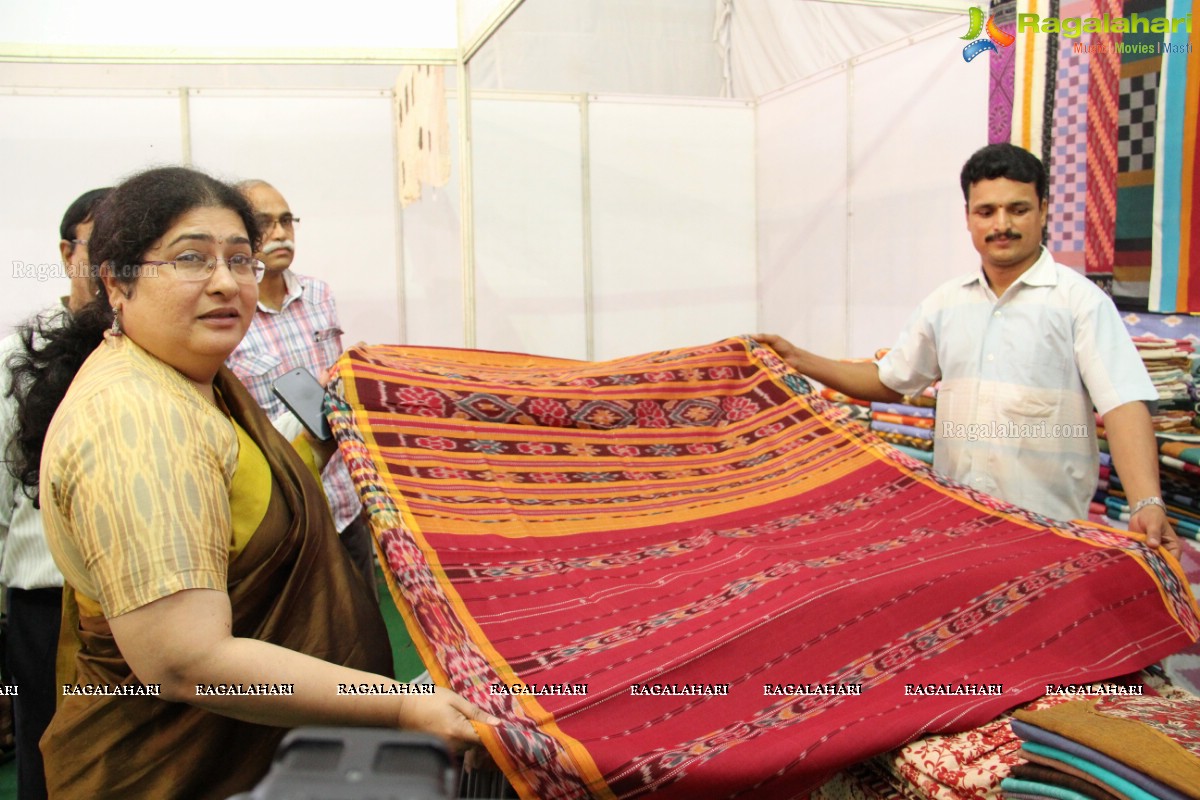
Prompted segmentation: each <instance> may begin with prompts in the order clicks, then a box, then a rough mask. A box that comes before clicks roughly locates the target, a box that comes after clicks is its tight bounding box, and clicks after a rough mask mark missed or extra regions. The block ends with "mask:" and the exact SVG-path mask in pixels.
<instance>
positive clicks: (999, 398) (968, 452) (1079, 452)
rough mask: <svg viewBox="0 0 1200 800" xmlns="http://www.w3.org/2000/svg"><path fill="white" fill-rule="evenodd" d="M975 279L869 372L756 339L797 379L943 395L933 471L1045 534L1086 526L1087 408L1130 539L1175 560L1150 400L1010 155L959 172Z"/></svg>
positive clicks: (984, 156)
mask: <svg viewBox="0 0 1200 800" xmlns="http://www.w3.org/2000/svg"><path fill="white" fill-rule="evenodd" d="M961 183H962V189H963V196H964V198H965V200H966V220H967V230H968V231H969V232H970V234H971V241H972V242H973V244H974V245H975V249H976V250H977V251H978V252H979V255H980V259H981V264H980V269H979V270H977V271H976V272H974V273H972V274H971V275H968V276H966V277H963V278H958V279H955V280H953V281H950V282H948V283H946V284H944V285H942V286H941V287H939V288H938V289H936V290H935V291H934V292H933V294H931V295H930V296H929V297H927V298H926V299H925V300H924V301H923V302H922V303H921V305H920V307H919V308H918V309H917V311H916V312H915V313H914V315H913V317H912V318H911V319H910V320H909V322H908V325H907V326H906V327H905V329H904V331H903V332H902V333H901V334H900V338H899V339H898V340H897V342H896V344H895V346H894V347H893V348H892V349H891V350H890V351H889V352H888V354H887V355H886V356H884V357H883V358H881V359H880V360H879V361H878V362H875V363H869V362H868V363H845V362H841V361H835V360H831V359H827V358H823V357H821V356H818V355H815V354H813V353H810V352H808V351H806V350H802V349H800V348H798V347H795V346H794V345H792V344H791V343H789V342H787V341H786V340H784V339H781V338H780V337H778V336H773V335H762V336H759V337H757V338H758V340H759V341H761V342H763V343H765V344H768V345H770V346H771V347H773V348H774V349H775V351H776V352H778V353H779V355H780V356H781V357H782V358H783V359H784V360H785V361H787V362H788V363H789V364H790V365H791V366H792V367H793V368H795V369H796V370H797V371H799V372H801V373H803V374H805V375H808V376H810V377H812V378H814V379H815V380H817V381H820V382H821V383H823V384H825V385H826V386H829V387H831V388H833V389H835V390H837V391H840V392H843V393H844V394H847V395H850V396H852V397H858V398H861V399H864V400H879V401H884V402H894V401H896V400H898V399H899V398H900V397H901V396H903V395H912V394H916V393H918V392H920V391H921V390H923V389H924V388H925V387H927V386H929V385H930V384H931V383H933V382H934V381H937V380H939V379H940V380H941V382H942V383H941V388H940V390H939V392H938V409H937V427H936V434H935V437H934V468H935V469H936V470H937V471H939V472H941V473H942V474H945V475H947V476H949V477H951V478H953V479H955V480H957V481H959V482H960V483H963V484H966V485H967V486H970V487H972V488H974V489H978V490H979V491H982V492H986V493H988V494H992V495H995V496H997V497H999V498H1001V499H1003V500H1007V501H1008V502H1010V503H1013V504H1014V505H1018V506H1021V507H1023V508H1027V509H1029V510H1031V511H1034V512H1035V513H1038V514H1041V515H1043V516H1046V517H1049V518H1051V519H1064V520H1065V519H1073V518H1079V519H1085V518H1086V517H1087V508H1088V503H1089V501H1090V500H1091V497H1092V495H1093V494H1094V492H1095V488H1096V480H1097V475H1098V463H1099V456H1098V455H1097V447H1096V430H1095V419H1094V415H1093V413H1092V407H1093V404H1094V405H1095V407H1096V409H1097V410H1098V411H1099V412H1100V414H1101V416H1102V417H1103V420H1104V426H1105V430H1106V433H1107V437H1108V442H1109V446H1110V449H1111V451H1112V458H1113V464H1114V467H1115V468H1116V471H1117V472H1118V473H1119V474H1120V475H1121V480H1122V483H1123V484H1124V486H1125V488H1126V492H1127V495H1128V498H1129V503H1130V505H1131V507H1132V514H1131V517H1130V525H1129V527H1130V529H1131V530H1133V531H1136V532H1138V533H1144V534H1146V536H1147V541H1148V543H1149V544H1150V545H1151V546H1157V545H1158V544H1160V543H1161V544H1162V545H1163V546H1164V547H1166V549H1168V550H1169V551H1171V552H1172V553H1174V554H1175V555H1176V556H1178V555H1179V543H1178V540H1177V539H1176V538H1175V532H1174V531H1173V530H1172V529H1171V526H1170V524H1169V523H1168V521H1167V517H1166V512H1165V508H1164V506H1163V503H1162V499H1161V496H1160V489H1159V480H1158V448H1157V444H1156V442H1155V439H1154V430H1153V427H1152V426H1151V423H1150V413H1149V410H1148V409H1147V407H1146V405H1145V402H1144V401H1153V400H1156V399H1157V397H1158V394H1157V392H1156V391H1155V389H1154V386H1153V384H1152V383H1151V382H1150V378H1149V376H1148V375H1147V374H1146V370H1145V367H1144V366H1143V365H1142V362H1141V359H1140V358H1139V357H1138V355H1137V351H1136V349H1135V348H1134V346H1133V343H1132V341H1131V340H1130V338H1129V335H1128V333H1126V331H1125V327H1124V325H1123V323H1122V322H1121V319H1120V316H1119V315H1118V314H1117V311H1116V308H1115V307H1114V306H1113V304H1112V301H1111V300H1110V299H1109V298H1108V297H1107V296H1106V295H1105V294H1104V293H1103V292H1102V291H1101V290H1100V289H1099V288H1097V287H1096V286H1095V285H1093V284H1092V283H1091V282H1090V281H1089V280H1087V279H1086V278H1084V277H1083V276H1082V275H1080V274H1078V273H1077V272H1075V271H1074V270H1071V269H1070V268H1068V267H1064V266H1062V265H1061V264H1057V263H1055V262H1054V260H1053V258H1052V257H1051V256H1050V253H1049V252H1048V251H1047V250H1046V249H1045V248H1044V247H1042V245H1041V240H1042V231H1043V229H1044V228H1045V225H1046V213H1047V208H1046V173H1045V169H1044V168H1043V166H1042V164H1041V162H1040V161H1039V160H1038V159H1037V158H1036V157H1034V156H1033V155H1032V154H1031V153H1029V152H1028V151H1026V150H1023V149H1021V148H1019V147H1016V146H1014V145H1009V144H997V145H989V146H987V147H984V148H982V149H981V150H979V151H977V152H976V153H975V154H974V155H972V156H971V158H970V159H969V160H968V161H967V163H966V165H965V166H964V167H963V171H962V176H961Z"/></svg>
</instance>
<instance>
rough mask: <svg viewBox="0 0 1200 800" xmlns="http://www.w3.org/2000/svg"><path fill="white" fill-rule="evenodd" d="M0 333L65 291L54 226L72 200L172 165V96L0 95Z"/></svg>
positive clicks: (175, 104)
mask: <svg viewBox="0 0 1200 800" xmlns="http://www.w3.org/2000/svg"><path fill="white" fill-rule="evenodd" d="M0 142H3V143H4V146H3V147H0V185H3V186H4V187H5V189H6V191H4V192H3V193H0V242H2V243H3V244H2V245H0V261H2V263H4V265H5V266H6V267H7V269H4V270H3V271H2V272H0V330H2V331H3V332H4V333H5V334H7V332H8V330H9V329H10V328H11V327H12V326H13V325H15V324H17V323H18V322H21V321H23V320H25V319H26V318H27V317H28V316H29V315H30V314H33V313H35V312H37V311H38V310H39V309H41V308H42V307H44V306H46V305H49V304H50V303H52V302H54V301H55V300H56V299H57V298H59V297H61V296H63V295H65V294H67V292H68V291H69V282H68V279H67V277H66V275H65V270H64V269H63V266H62V260H61V256H60V255H59V251H58V224H59V222H60V221H61V220H62V215H63V212H65V211H66V210H67V206H69V205H70V204H71V202H72V201H73V200H75V198H76V197H78V196H79V195H80V194H82V193H83V192H85V191H88V190H89V189H96V188H99V187H102V186H109V185H112V184H114V183H117V182H119V181H120V180H121V178H122V177H124V176H125V175H127V174H129V173H132V172H135V171H137V170H140V169H142V168H144V167H147V166H150V165H154V164H171V163H178V161H179V158H180V154H181V148H180V137H179V99H178V97H173V96H170V95H169V94H168V93H165V92H158V93H154V94H152V95H151V94H145V95H116V96H113V95H110V96H105V97H98V96H86V95H83V96H81V95H73V94H66V93H63V94H43V95H27V96H13V95H0Z"/></svg>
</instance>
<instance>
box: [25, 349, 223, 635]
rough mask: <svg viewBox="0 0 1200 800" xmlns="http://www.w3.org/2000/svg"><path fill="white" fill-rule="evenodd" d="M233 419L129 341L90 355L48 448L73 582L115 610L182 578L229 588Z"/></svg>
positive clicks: (47, 467) (55, 540) (51, 523)
mask: <svg viewBox="0 0 1200 800" xmlns="http://www.w3.org/2000/svg"><path fill="white" fill-rule="evenodd" d="M237 449H238V445H237V437H236V434H235V432H234V429H233V426H232V424H231V423H230V421H229V420H228V419H227V418H226V417H225V415H224V413H223V412H221V411H220V410H219V409H218V408H217V407H216V406H214V405H213V404H212V403H211V402H209V401H208V400H206V399H205V398H204V397H202V396H201V395H200V393H199V392H198V391H197V390H196V389H195V388H194V387H193V386H192V385H191V384H190V383H188V382H187V380H186V379H184V378H183V376H182V375H180V374H179V373H178V372H176V371H175V370H173V369H171V368H170V367H168V366H167V365H165V364H163V363H162V362H161V361H158V360H157V359H155V358H154V357H153V356H151V355H149V354H148V353H146V352H145V351H143V350H141V349H140V348H138V347H137V346H136V345H135V344H133V343H132V342H130V341H128V340H115V341H108V342H106V343H105V344H103V345H101V346H100V347H99V348H98V349H97V350H96V352H95V353H94V354H93V355H92V356H91V357H90V358H89V359H88V360H87V362H85V364H84V366H83V368H82V369H81V370H80V372H79V375H78V376H77V377H76V379H75V381H74V382H73V383H72V384H71V389H70V391H69V392H68V393H67V396H66V398H65V399H64V400H63V403H62V405H61V406H60V407H59V410H58V412H57V413H56V414H55V417H54V421H53V422H52V423H51V426H50V431H49V434H48V436H47V439H46V446H45V448H44V450H43V455H42V472H41V491H42V517H43V521H44V523H45V527H46V535H47V539H48V541H49V543H50V549H51V551H52V552H53V553H54V557H55V560H56V561H57V562H58V564H59V568H60V569H62V571H63V575H64V577H65V578H66V580H67V582H68V583H69V584H71V585H72V586H73V587H75V589H76V590H77V591H79V592H81V593H82V594H84V595H85V596H87V597H89V598H93V599H95V600H97V601H98V602H99V604H100V607H101V609H102V610H103V612H104V615H105V617H115V616H118V615H120V614H124V613H126V612H128V611H132V610H134V609H136V608H140V607H141V606H144V605H146V604H148V603H151V602H153V601H154V600H158V599H160V598H163V597H167V596H169V595H171V594H174V593H176V592H179V591H182V590H184V589H219V590H222V591H223V590H225V588H226V573H227V569H228V564H229V545H230V538H231V536H230V530H231V528H230V513H229V483H230V479H231V477H232V475H233V472H234V469H235V468H236V464H237Z"/></svg>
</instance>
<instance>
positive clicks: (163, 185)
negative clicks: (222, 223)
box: [7, 167, 259, 491]
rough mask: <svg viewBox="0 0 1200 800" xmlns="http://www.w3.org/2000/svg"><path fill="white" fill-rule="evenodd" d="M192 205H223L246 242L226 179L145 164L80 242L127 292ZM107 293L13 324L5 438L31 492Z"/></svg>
mask: <svg viewBox="0 0 1200 800" xmlns="http://www.w3.org/2000/svg"><path fill="white" fill-rule="evenodd" d="M196 208H227V209H229V210H231V211H233V212H234V213H236V214H237V215H238V217H240V218H241V220H242V224H243V225H245V226H246V233H247V235H248V236H249V237H250V241H251V243H252V245H253V246H254V247H255V249H257V246H258V238H259V234H258V226H257V225H256V224H255V222H254V212H253V211H252V210H251V208H250V204H249V203H248V202H247V201H246V199H245V198H244V197H243V196H242V195H241V194H240V193H239V192H238V191H237V190H236V189H234V188H233V187H232V186H229V185H227V184H224V183H222V182H220V181H218V180H216V179H215V178H211V177H209V176H208V175H205V174H204V173H202V172H197V171H196V170H192V169H187V168H184V167H163V168H159V169H151V170H147V171H145V172H142V173H139V174H138V175H135V176H133V177H132V178H130V179H129V180H127V181H125V182H124V183H122V184H121V185H120V186H117V187H116V188H115V189H113V190H112V191H111V192H109V193H108V195H107V196H105V198H104V199H103V200H102V201H101V202H100V204H99V205H98V206H96V208H95V210H94V211H93V214H92V217H93V220H94V227H93V228H92V234H91V238H90V239H89V243H88V252H89V255H90V256H91V260H92V262H93V263H96V264H99V265H100V266H101V271H102V272H103V273H105V274H108V275H111V276H113V277H114V278H115V279H116V281H117V282H118V284H120V285H121V288H122V290H123V291H124V292H125V293H126V294H128V295H132V293H133V292H134V290H135V288H136V284H137V281H138V275H139V271H140V269H141V265H142V260H143V259H144V258H145V254H146V251H148V250H150V249H152V248H153V247H154V245H155V244H156V243H157V242H158V241H159V240H160V239H161V238H162V237H163V235H164V234H166V232H167V231H168V230H170V228H171V226H172V225H174V224H175V222H176V221H177V220H178V219H179V218H180V217H182V216H183V215H184V214H186V213H187V212H189V211H191V210H193V209H196ZM112 319H113V310H112V306H111V305H110V304H109V302H108V293H107V292H106V291H104V289H103V287H100V291H99V292H98V293H97V294H96V298H95V299H94V300H93V301H92V302H90V303H88V304H87V305H86V306H84V307H83V308H81V309H80V310H79V311H78V312H76V313H75V314H73V315H72V314H69V313H68V312H66V311H65V310H64V311H61V312H59V313H58V314H55V315H52V316H49V317H47V316H40V317H35V318H33V319H32V320H30V321H29V322H28V323H26V324H25V325H23V326H22V327H21V328H20V329H19V333H20V336H21V340H22V341H21V344H22V348H21V349H19V350H18V351H17V353H16V354H15V355H13V356H12V357H11V358H10V359H9V363H8V364H7V366H8V369H9V372H10V375H11V379H10V384H9V386H10V388H9V394H10V395H11V396H12V397H14V398H15V399H16V402H17V415H16V430H15V432H14V435H13V439H12V441H11V442H10V443H9V445H8V451H9V452H8V458H9V469H10V470H11V471H12V474H13V476H14V477H16V478H17V480H19V481H21V483H23V484H24V485H25V487H26V489H27V490H33V491H36V489H37V485H38V473H39V471H40V470H41V466H42V445H43V443H44V442H45V440H46V431H47V429H48V428H49V427H50V420H51V419H53V417H54V412H55V411H56V410H57V409H58V406H59V403H61V402H62V399H63V397H64V396H65V395H66V393H67V388H68V387H69V386H70V385H71V381H72V380H73V379H74V378H75V374H76V373H77V372H78V371H79V368H80V367H81V366H83V362H84V361H85V360H86V359H87V357H88V356H89V355H91V353H92V351H93V350H95V349H96V347H97V346H98V345H99V344H100V342H101V341H103V339H104V332H105V331H106V330H107V329H108V328H109V326H110V325H111V324H112Z"/></svg>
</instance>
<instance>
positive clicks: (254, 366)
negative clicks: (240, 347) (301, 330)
mask: <svg viewBox="0 0 1200 800" xmlns="http://www.w3.org/2000/svg"><path fill="white" fill-rule="evenodd" d="M229 368H230V369H231V370H233V372H234V374H236V375H237V376H238V377H239V378H241V379H242V381H243V382H245V383H249V382H251V381H254V382H261V381H272V380H274V379H275V378H278V377H279V376H280V375H282V374H283V372H284V369H283V359H282V358H280V357H279V356H277V355H275V354H274V353H253V352H251V353H237V352H234V354H233V355H232V356H230V358H229Z"/></svg>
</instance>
